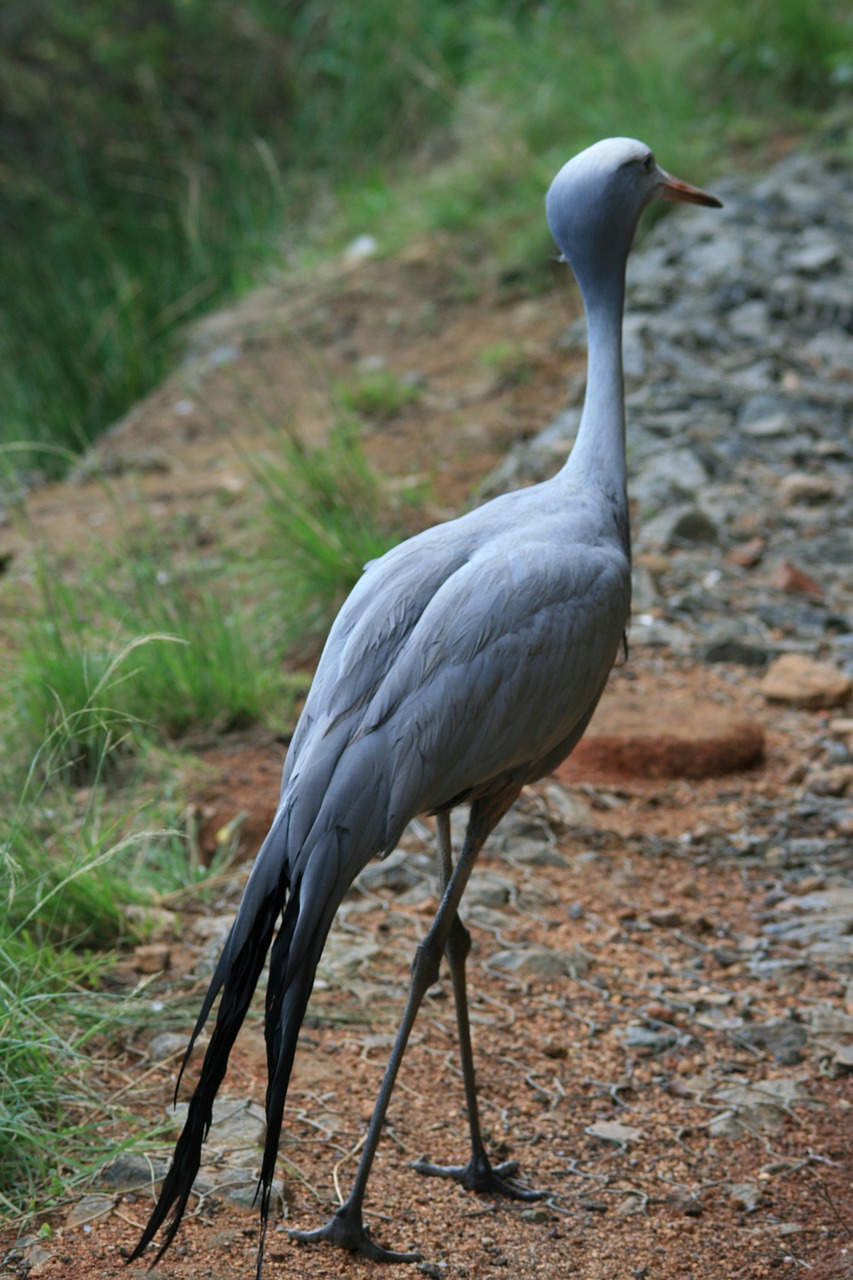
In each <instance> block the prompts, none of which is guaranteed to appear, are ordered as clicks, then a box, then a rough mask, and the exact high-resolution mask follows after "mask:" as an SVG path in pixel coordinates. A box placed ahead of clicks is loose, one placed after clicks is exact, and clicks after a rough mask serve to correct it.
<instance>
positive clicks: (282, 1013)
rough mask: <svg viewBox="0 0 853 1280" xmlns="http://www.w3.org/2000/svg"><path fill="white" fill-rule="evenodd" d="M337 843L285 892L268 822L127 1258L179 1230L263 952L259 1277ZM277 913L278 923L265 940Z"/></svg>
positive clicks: (317, 854) (335, 901) (337, 885)
mask: <svg viewBox="0 0 853 1280" xmlns="http://www.w3.org/2000/svg"><path fill="white" fill-rule="evenodd" d="M344 843H345V837H344V835H343V833H342V832H340V831H337V832H333V833H329V835H328V836H327V837H326V839H325V840H323V841H322V847H320V848H317V847H315V849H314V851H313V854H314V856H311V857H308V858H306V859H304V861H302V865H301V866H300V867H299V869H298V870H297V872H296V877H295V879H294V882H293V883H292V884H291V885H290V886H288V884H287V879H286V875H285V870H284V868H285V864H286V859H285V857H284V847H285V845H286V837H285V833H284V830H282V828H280V827H278V825H276V826H275V827H274V828H273V831H272V832H271V833H270V836H269V837H268V840H267V842H265V846H264V849H262V851H261V854H260V855H259V857H258V860H257V862H256V865H255V870H254V871H253V873H252V876H251V878H250V880H249V883H248V885H247V886H246V891H245V893H244V895H243V900H242V902H241V904H240V910H239V911H238V914H237V919H236V920H235V922H234V925H233V927H232V929H231V933H230V934H229V936H228V940H227V941H226V943H225V946H224V948H223V951H222V955H221V956H220V958H219V961H218V963H217V965H216V969H215V970H214V974H213V978H212V979H211V983H210V986H209V988H208V990H207V993H206V995H205V998H204V1002H203V1004H202V1008H201V1012H200V1013H199V1016H198V1019H197V1021H196V1025H195V1028H194V1030H193V1033H192V1036H191V1038H190V1042H189V1046H188V1048H187V1052H186V1054H185V1057H184V1061H183V1064H182V1066H181V1069H180V1073H179V1076H178V1083H180V1079H181V1075H182V1074H183V1071H184V1067H185V1066H186V1063H187V1060H188V1058H189V1055H190V1053H191V1051H192V1047H193V1045H194V1043H195V1041H196V1038H197V1037H198V1035H199V1033H200V1031H201V1030H202V1028H203V1026H204V1024H205V1021H206V1019H207V1017H208V1015H209V1014H210V1010H211V1008H212V1006H213V1003H214V1001H215V999H216V996H217V995H218V994H219V992H220V990H221V992H222V997H221V1000H220V1003H219V1009H218V1011H217V1015H216V1023H215V1026H214V1030H213V1034H212V1036H211V1039H210V1043H209V1044H208V1047H207V1050H206V1052H205V1055H204V1061H203V1063H202V1067H201V1072H200V1075H199V1081H198V1084H197V1085H196V1088H195V1092H194V1093H193V1096H192V1098H191V1100H190V1105H189V1111H188V1113H187V1118H186V1121H185V1122H184V1127H183V1130H182V1132H181V1135H180V1137H179V1139H178V1142H177V1145H176V1147H175V1154H174V1157H173V1160H172V1165H171V1168H170V1169H169V1172H168V1174H167V1175H166V1178H165V1180H164V1182H163V1187H162V1190H161V1192H160V1196H159V1199H158V1201H157V1204H156V1205H155V1207H154V1210H153V1212H152V1214H151V1217H150V1219H149V1221H148V1223H147V1225H146V1227H145V1230H144V1231H143V1233H142V1235H141V1237H140V1239H139V1242H138V1243H137V1245H136V1247H135V1249H134V1250H133V1252H132V1254H131V1255H130V1259H129V1261H131V1260H133V1259H134V1258H139V1257H141V1255H142V1254H143V1253H144V1252H145V1250H146V1249H147V1247H148V1245H149V1244H150V1243H151V1241H152V1240H153V1239H154V1237H155V1236H156V1235H157V1233H158V1231H159V1230H160V1228H161V1227H164V1224H165V1229H164V1233H163V1243H162V1245H161V1247H160V1249H159V1251H158V1253H157V1255H156V1261H159V1260H160V1258H161V1257H162V1256H163V1254H164V1253H165V1252H166V1250H167V1249H168V1247H169V1245H170V1244H171V1243H172V1240H173V1239H174V1237H175V1233H176V1232H177V1230H178V1227H179V1226H180V1222H181V1219H182V1217H183V1215H184V1212H185V1210H186V1207H187V1203H188V1201H189V1197H190V1194H191V1192H192V1187H193V1183H194V1181H195V1178H196V1175H197V1174H198V1170H199V1167H200V1165H201V1149H202V1145H203V1143H204V1141H205V1139H206V1137H207V1134H208V1131H209V1129H210V1125H211V1120H212V1117H213V1103H214V1099H215V1097H216V1094H217V1092H218V1090H219V1086H220V1085H221V1083H222V1080H223V1078H224V1076H225V1071H226V1068H227V1065H228V1058H229V1056H230V1053H231V1050H232V1048H233V1046H234V1042H235V1040H236V1038H237V1033H238V1032H239V1030H240V1027H241V1026H242V1024H243V1021H244V1019H245V1017H246V1013H247V1011H248V1008H249V1004H250V1002H251V999H252V995H253V993H254V991H255V988H256V986H257V983H258V979H259V977H260V975H261V971H262V969H263V967H264V963H265V960H266V957H267V953H268V952H269V951H270V946H271V945H272V953H271V955H270V969H269V981H268V985H267V995H266V1014H265V1024H264V1033H265V1037H266V1046H267V1068H268V1085H267V1094H266V1114H267V1133H266V1139H265V1143H264V1154H263V1162H262V1167H261V1175H260V1180H259V1184H258V1199H259V1202H260V1213H261V1233H260V1240H259V1246H258V1277H260V1274H261V1264H262V1261H263V1250H264V1238H265V1235H266V1225H267V1220H268V1217H269V1210H270V1202H271V1195H272V1187H273V1178H274V1173H275V1165H276V1160H277V1156H278V1143H279V1138H280V1136H281V1127H282V1118H283V1114H284V1104H285V1099H286V1096H287V1088H288V1084H289V1082H290V1075H291V1071H292V1069H293V1061H294V1057H295V1054H296V1045H297V1040H298V1037H299V1031H300V1028H301V1026H302V1021H303V1019H304V1017H305V1010H306V1008H307V1005H308V1000H309V998H310V995H311V990H312V988H313V985H314V976H315V974H316V971H317V965H318V963H319V960H320V955H321V954H322V951H323V947H324V945H325V942H326V937H327V936H328V932H329V929H330V928H331V924H332V921H333V919H334V916H335V912H336V911H337V909H338V906H339V904H340V900H341V897H342V896H343V893H344V892H345V890H346V888H347V887H348V883H349V881H348V878H347V876H346V875H345V874H344V875H342V874H341V873H342V871H343V869H344V856H343V848H342V845H343V844H344ZM271 846H272V847H271ZM265 854H266V857H265V856H264V855H265ZM285 897H286V898H287V902H286V905H285V903H284V899H285ZM280 916H281V924H280V926H279V929H278V933H277V934H276V937H275V941H274V942H273V934H274V933H275V928H276V922H277V920H278V919H279V917H280ZM176 1093H177V1087H176ZM170 1215H171V1216H170ZM167 1219H168V1221H167Z"/></svg>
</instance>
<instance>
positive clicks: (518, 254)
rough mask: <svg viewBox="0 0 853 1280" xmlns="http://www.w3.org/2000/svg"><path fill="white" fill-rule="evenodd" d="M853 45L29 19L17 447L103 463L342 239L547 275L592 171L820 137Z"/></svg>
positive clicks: (578, 23)
mask: <svg viewBox="0 0 853 1280" xmlns="http://www.w3.org/2000/svg"><path fill="white" fill-rule="evenodd" d="M851 36H853V19H851V13H850V10H849V8H848V7H846V6H841V5H837V6H836V5H829V6H818V5H814V4H813V3H811V0H755V2H754V3H752V4H750V5H743V4H739V3H735V0H721V2H720V3H719V4H718V5H716V6H714V7H713V8H712V7H711V6H701V5H688V6H676V5H672V4H670V3H666V2H665V0H604V3H601V2H600V0H552V3H550V4H539V3H532V2H531V0H410V3H407V4H406V5H402V6H401V5H399V4H397V3H395V2H394V0H361V2H360V3H355V0H289V2H288V3H287V4H281V3H279V2H278V0H242V3H233V2H232V0H227V2H226V0H212V2H210V0H206V2H205V0H158V3H157V4H151V3H150V0H88V3H86V4H85V5H75V4H71V3H69V2H67V0H54V2H53V3H46V2H45V0H41V2H40V3H33V4H29V5H24V4H20V3H19V4H16V5H12V6H7V7H6V8H5V9H4V11H3V12H2V14H0V107H2V111H0V155H2V157H3V159H2V162H0V244H2V249H0V254H2V286H3V287H2V291H0V402H2V404H3V414H2V419H0V443H2V442H3V441H10V440H24V441H30V442H35V443H37V442H51V443H53V444H59V445H63V446H67V447H70V448H72V449H79V448H80V447H81V446H83V445H84V444H85V443H86V442H87V441H89V440H91V439H92V438H94V436H96V435H97V434H98V432H100V431H101V430H103V428H104V427H105V426H106V425H108V424H109V423H110V422H111V421H113V420H114V419H115V418H117V417H118V416H119V415H120V414H121V413H122V412H123V411H125V410H126V409H127V408H128V407H129V406H130V405H131V404H132V403H133V402H134V401H135V400H136V399H138V398H139V397H140V396H141V395H142V394H143V393H144V392H145V391H146V390H147V389H149V388H150V387H151V386H153V385H154V384H155V383H156V382H157V381H158V380H159V379H160V378H161V377H162V376H163V374H164V373H165V372H166V371H167V369H168V367H169V365H170V363H171V362H173V361H174V359H175V358H176V336H177V335H178V334H179V332H180V328H181V326H182V325H183V324H184V323H185V322H186V321H187V320H189V319H190V318H192V317H193V316H195V315H198V314H199V313H200V312H201V311H203V310H205V309H208V308H210V307H211V306H212V305H213V304H214V303H215V302H216V301H217V300H219V299H221V298H222V297H223V296H224V295H228V294H230V293H233V292H235V291H239V290H241V289H244V288H246V287H247V286H248V285H249V284H250V283H251V282H252V280H253V279H255V278H257V276H258V274H259V273H260V272H262V271H263V269H264V266H265V265H266V264H270V263H275V262H278V261H280V260H281V256H282V254H283V253H285V252H286V251H288V250H290V251H293V250H294V249H295V248H296V247H297V246H298V247H300V248H304V246H305V245H306V244H308V243H310V241H311V239H312V238H316V236H317V234H318V232H320V231H321V230H322V228H323V227H326V226H328V225H329V224H330V223H332V224H333V225H336V226H337V227H338V229H339V230H346V228H347V226H348V225H355V221H354V220H356V219H359V218H370V221H371V223H373V222H375V220H376V216H377V214H378V213H379V212H380V211H381V212H385V213H387V211H388V210H389V208H390V209H392V210H393V211H394V212H395V216H396V223H397V229H398V234H403V235H405V234H406V233H407V230H408V229H410V227H411V222H412V219H413V218H414V219H415V220H420V223H421V225H423V226H430V225H432V226H442V227H445V228H450V229H471V228H473V227H477V226H479V225H480V224H483V225H484V234H485V236H486V239H487V240H489V239H491V241H492V242H493V244H494V245H495V247H496V250H497V252H498V253H499V255H500V256H501V257H502V258H503V259H504V261H505V264H506V265H507V266H508V267H509V268H510V269H512V268H513V267H514V266H518V267H519V268H520V269H522V270H524V269H526V268H527V267H528V266H529V264H530V263H531V262H532V261H534V260H535V259H536V258H537V257H541V254H542V252H543V250H544V248H545V246H547V243H548V242H547V238H546V235H545V232H544V229H543V226H542V219H541V217H540V216H539V213H540V209H539V205H540V197H541V193H542V189H543V187H544V185H545V183H546V182H547V180H548V178H549V176H550V174H551V172H552V170H553V168H554V167H555V165H557V164H559V163H560V162H561V161H562V160H563V159H565V157H566V155H568V154H570V153H571V151H572V150H573V149H575V148H577V147H578V146H581V145H585V144H587V143H588V142H590V141H592V140H593V139H594V138H595V137H596V136H598V135H601V134H606V133H631V134H634V133H640V134H642V135H643V136H644V137H646V138H648V139H650V140H652V141H653V142H654V141H656V140H658V139H660V140H661V143H663V142H664V141H665V144H666V145H665V151H666V156H667V163H669V164H672V165H673V167H675V166H676V165H678V164H679V163H681V162H682V161H687V162H689V163H688V168H689V167H690V164H692V162H696V164H697V165H698V163H699V161H700V160H701V161H702V162H703V163H705V164H707V163H708V162H709V161H710V160H711V159H712V158H713V157H714V156H715V155H719V154H720V153H721V151H722V149H723V147H728V148H731V146H732V145H733V144H735V143H739V144H744V143H747V142H751V143H753V144H754V143H755V142H756V141H761V140H766V137H767V135H768V133H769V132H770V131H771V130H774V129H776V130H788V131H789V132H790V130H792V129H797V130H803V129H805V128H808V127H809V125H810V124H813V123H814V120H815V119H816V113H819V112H821V111H824V110H826V109H827V108H828V107H830V106H831V105H832V104H833V103H835V102H837V101H838V100H839V99H840V98H842V97H844V96H845V95H847V94H849V92H850V89H851V81H853V54H851V46H853V40H851ZM404 163H405V164H406V165H407V166H408V170H407V173H406V174H403V172H402V170H401V168H400V166H401V165H402V164H404ZM391 166H396V170H395V169H393V168H392V167H391ZM389 179H390V185H389ZM335 215H337V216H335ZM534 219H535V220H534ZM24 456H25V455H24ZM29 461H30V463H31V465H34V464H35V461H36V457H35V455H33V457H31V458H30V459H29ZM38 465H39V466H41V467H42V468H43V469H48V470H57V469H59V468H61V465H62V464H61V462H60V461H59V455H45V454H39V455H38Z"/></svg>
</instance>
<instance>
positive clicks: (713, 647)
mask: <svg viewBox="0 0 853 1280" xmlns="http://www.w3.org/2000/svg"><path fill="white" fill-rule="evenodd" d="M702 656H703V657H704V659H705V661H706V662H732V663H736V664H737V665H738V666H741V667H765V666H766V665H767V660H768V656H769V655H768V653H767V650H766V649H762V648H759V647H758V646H757V645H754V644H747V643H745V642H744V641H743V640H738V639H737V638H736V637H732V638H731V639H729V640H718V641H717V642H715V643H714V644H709V645H708V646H707V647H706V649H705V652H704V653H703V655H702Z"/></svg>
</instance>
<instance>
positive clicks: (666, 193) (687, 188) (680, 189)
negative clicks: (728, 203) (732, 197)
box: [660, 170, 723, 209]
mask: <svg viewBox="0 0 853 1280" xmlns="http://www.w3.org/2000/svg"><path fill="white" fill-rule="evenodd" d="M661 174H662V175H663V182H662V183H661V193H660V198H661V200H680V201H681V202H682V203H683V204H705V205H709V206H710V207H711V208H712V209H722V207H723V202H722V200H718V199H717V197H716V196H711V195H709V194H708V192H707V191H702V190H701V188H699V187H692V186H691V185H690V183H689V182H682V181H681V179H680V178H673V176H672V174H670V173H664V171H663V170H661Z"/></svg>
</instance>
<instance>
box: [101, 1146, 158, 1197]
mask: <svg viewBox="0 0 853 1280" xmlns="http://www.w3.org/2000/svg"><path fill="white" fill-rule="evenodd" d="M167 1168H168V1165H167V1163H166V1161H165V1160H149V1159H147V1157H145V1156H137V1155H134V1154H133V1153H132V1152H130V1151H123V1152H122V1153H121V1154H120V1155H117V1156H116V1158H115V1160H112V1161H110V1163H109V1164H108V1165H107V1166H106V1168H104V1169H102V1170H101V1172H100V1175H99V1177H98V1181H99V1182H100V1183H102V1184H103V1185H104V1186H108V1187H115V1189H116V1190H117V1191H138V1190H140V1189H141V1188H142V1187H150V1186H151V1184H152V1183H157V1182H160V1181H161V1180H162V1179H163V1178H165V1176H166V1170H167Z"/></svg>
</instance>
